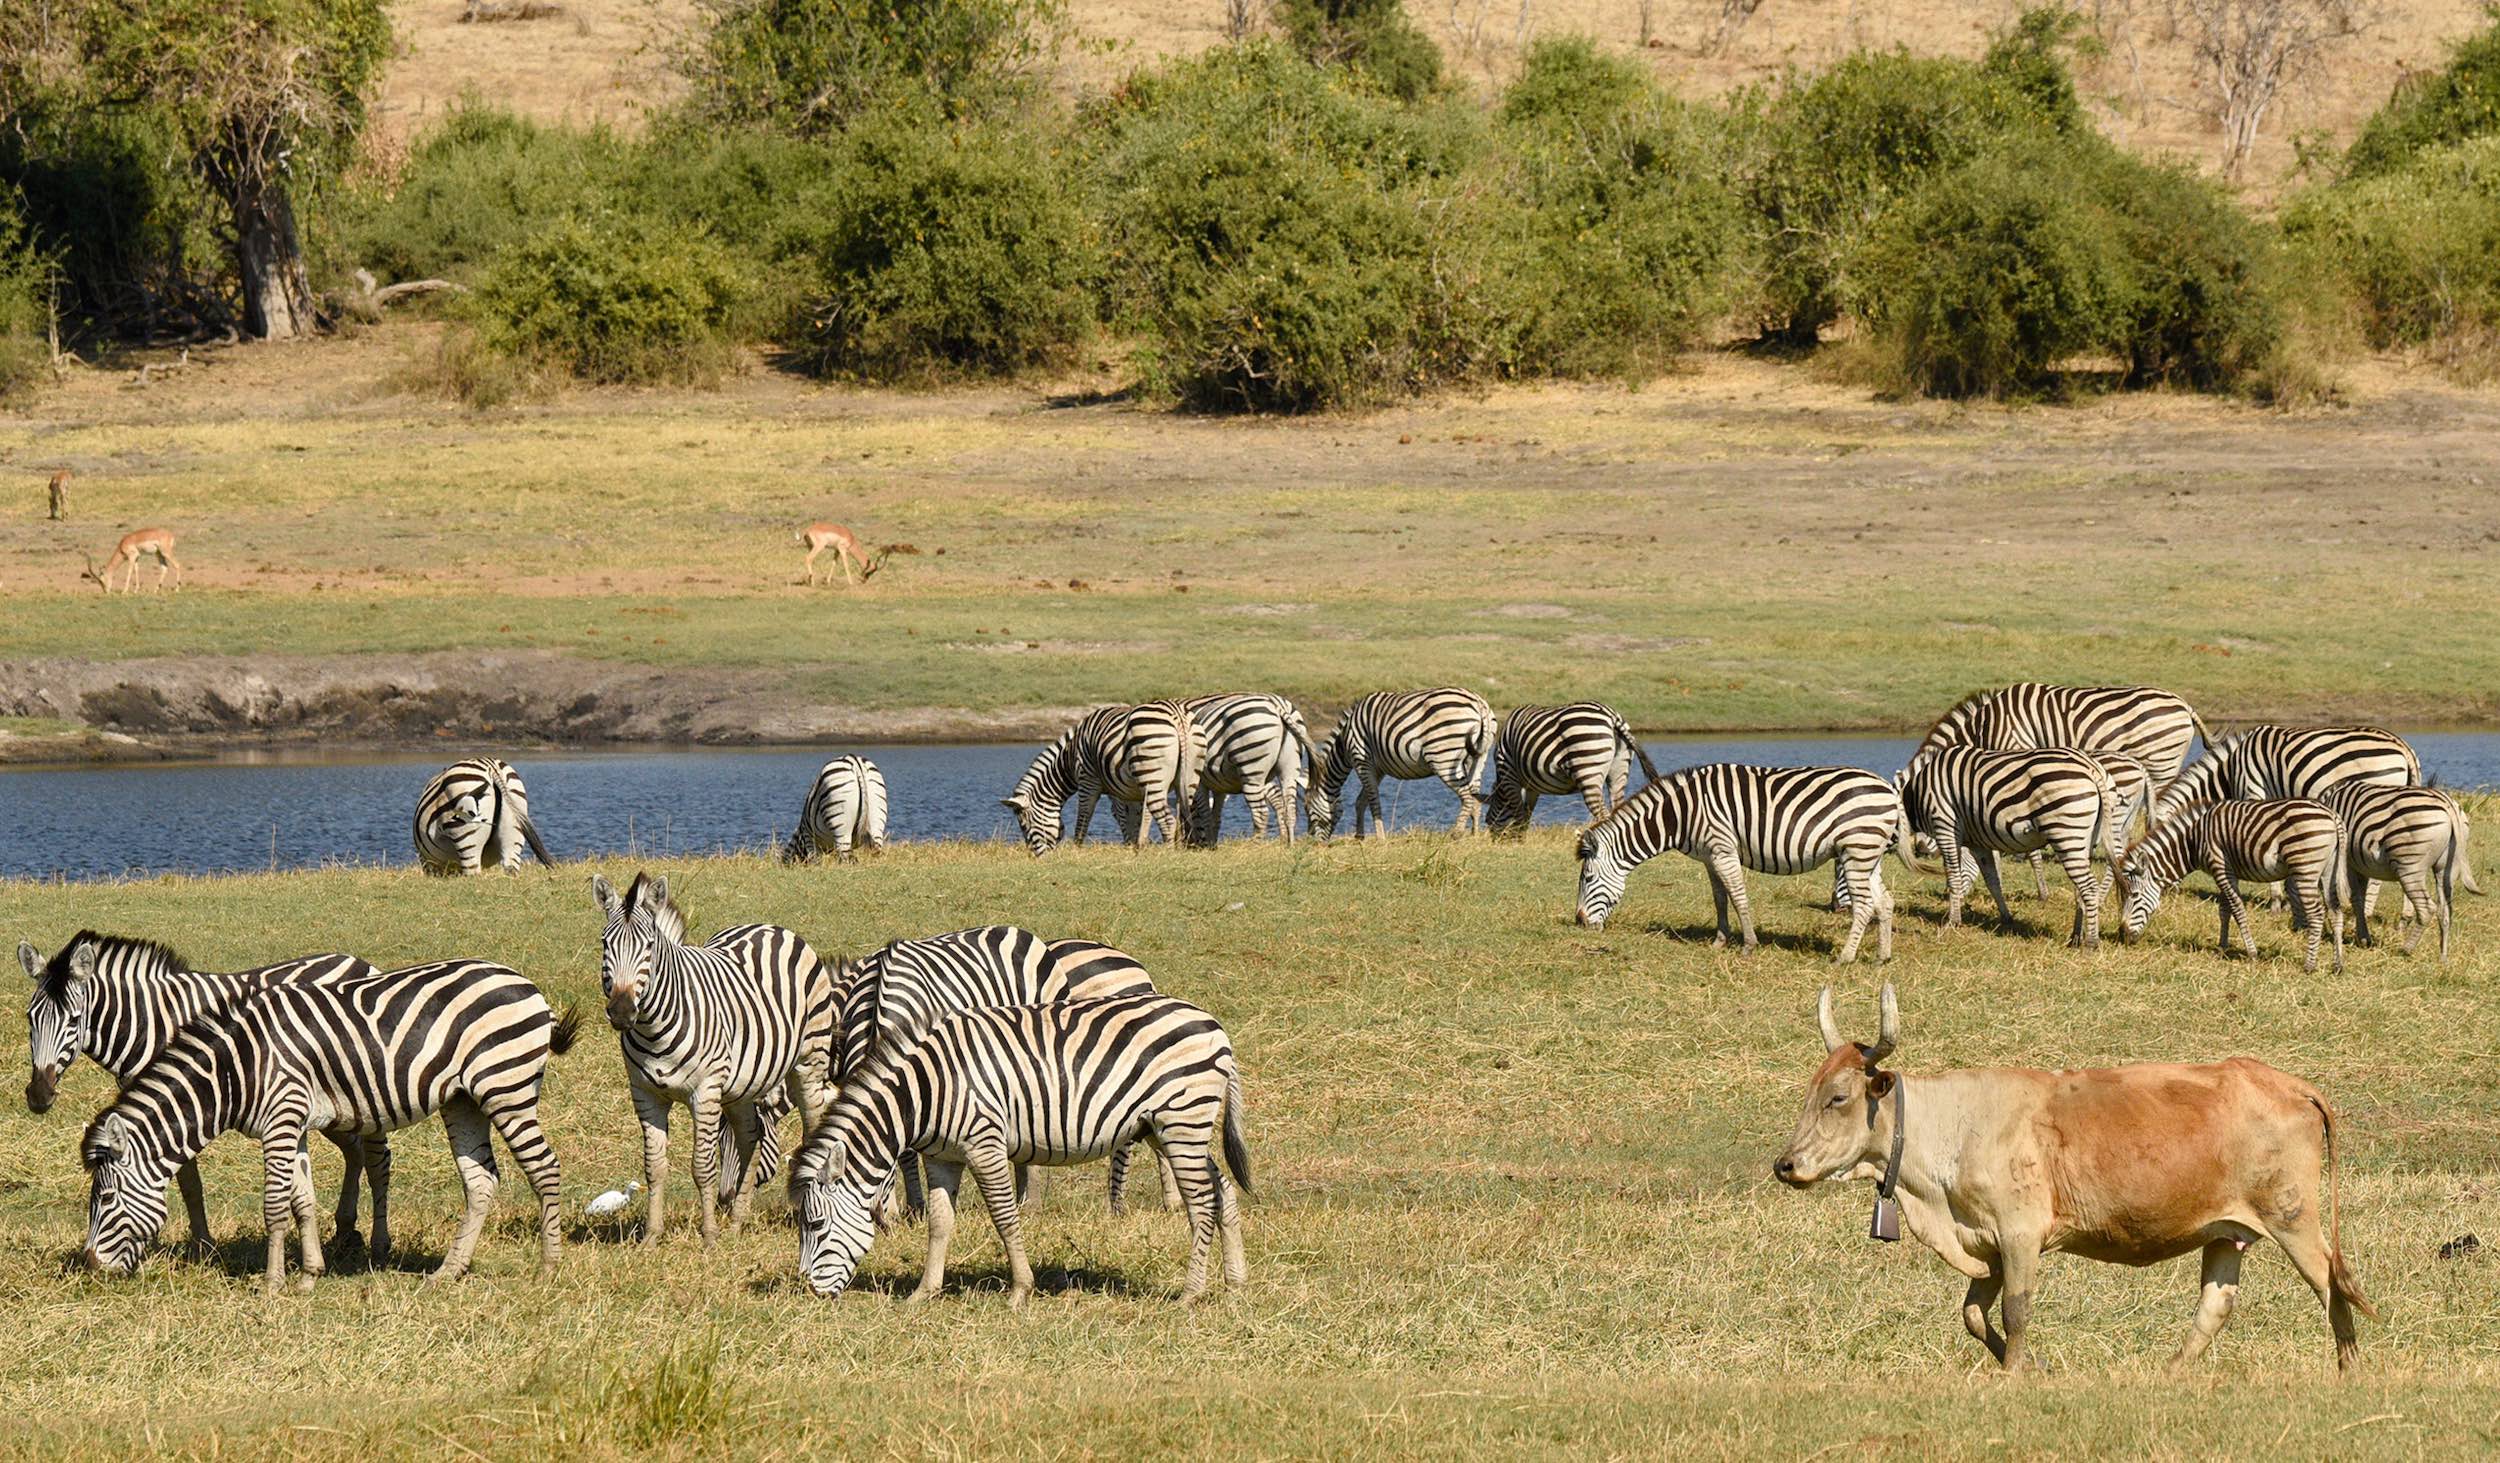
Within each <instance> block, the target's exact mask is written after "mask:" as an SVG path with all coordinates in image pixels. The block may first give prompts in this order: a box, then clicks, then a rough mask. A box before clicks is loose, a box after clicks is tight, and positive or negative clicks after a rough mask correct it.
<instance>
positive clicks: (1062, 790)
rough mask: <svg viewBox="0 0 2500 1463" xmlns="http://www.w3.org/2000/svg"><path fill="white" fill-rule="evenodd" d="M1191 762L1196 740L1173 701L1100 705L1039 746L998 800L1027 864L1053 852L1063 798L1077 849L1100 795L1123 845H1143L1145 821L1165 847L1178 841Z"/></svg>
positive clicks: (1193, 771) (1194, 778) (1191, 791)
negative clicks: (1012, 821) (1028, 854)
mask: <svg viewBox="0 0 2500 1463" xmlns="http://www.w3.org/2000/svg"><path fill="white" fill-rule="evenodd" d="M1199 758H1200V748H1199V745H1198V738H1197V734H1196V732H1195V730H1194V729H1193V728H1192V727H1191V725H1190V720H1189V713H1188V712H1186V711H1184V710H1182V709H1181V703H1179V702H1178V701H1148V702H1144V703H1142V704H1140V705H1136V706H1100V707H1096V708H1095V709H1094V710H1092V711H1089V712H1087V713H1085V715H1083V716H1082V717H1079V718H1078V719H1077V722H1076V724H1075V725H1074V726H1071V727H1069V728H1068V729H1067V730H1066V731H1064V732H1061V733H1060V734H1059V740H1057V741H1055V742H1053V743H1051V744H1050V745H1049V746H1047V747H1045V748H1043V749H1042V754H1041V755H1040V756H1038V757H1036V758H1034V759H1033V765H1032V766H1031V767H1029V768H1027V769H1025V773H1024V776H1023V777H1022V778H1021V779H1019V780H1018V781H1017V783H1016V790H1015V791H1014V792H1013V793H1012V794H1010V795H1009V796H1007V797H1004V798H1001V799H1000V800H999V801H1000V804H1001V805H1002V806H1004V807H1006V808H1007V809H1008V810H1009V811H1011V812H1013V813H1014V814H1015V815H1016V823H1017V826H1018V827H1019V828H1021V829H1022V831H1023V833H1024V845H1025V847H1027V848H1029V849H1031V850H1032V851H1033V856H1034V857H1035V858H1040V857H1041V856H1042V855H1043V854H1046V853H1048V852H1050V851H1051V850H1052V849H1054V848H1056V847H1058V846H1059V838H1060V815H1061V814H1062V813H1064V812H1065V811H1066V809H1067V805H1068V799H1069V798H1070V797H1071V796H1073V797H1075V798H1076V799H1077V808H1076V841H1077V842H1078V843H1079V844H1082V843H1084V841H1085V830H1086V829H1087V828H1088V827H1090V826H1091V825H1092V823H1093V821H1094V804H1095V802H1096V801H1098V800H1099V799H1101V798H1102V797H1103V796H1104V795H1105V794H1109V795H1110V797H1111V800H1112V807H1113V812H1114V814H1115V815H1116V816H1117V817H1118V818H1119V821H1120V834H1121V837H1122V838H1123V839H1124V840H1126V841H1127V842H1129V843H1131V844H1133V845H1135V846H1136V847H1139V848H1143V847H1145V846H1146V827H1145V825H1146V823H1147V821H1149V820H1151V821H1152V822H1153V824H1154V826H1155V829H1156V831H1158V832H1160V833H1161V834H1162V835H1163V839H1164V841H1165V842H1166V843H1179V842H1180V841H1181V839H1182V834H1183V820H1185V819H1186V818H1187V817H1188V816H1189V805H1190V802H1191V800H1192V799H1194V798H1195V797H1196V796H1197V793H1198V771H1199ZM1174 805H1177V806H1178V812H1177V813H1176V812H1175V811H1174ZM1141 814H1142V816H1141Z"/></svg>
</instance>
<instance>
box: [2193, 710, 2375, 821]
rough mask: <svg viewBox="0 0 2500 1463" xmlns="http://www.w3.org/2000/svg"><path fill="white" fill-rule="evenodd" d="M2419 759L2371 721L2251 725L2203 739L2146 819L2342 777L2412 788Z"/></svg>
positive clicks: (2324, 784)
mask: <svg viewBox="0 0 2500 1463" xmlns="http://www.w3.org/2000/svg"><path fill="white" fill-rule="evenodd" d="M2421 781H2422V759H2421V758H2420V757H2419V756H2417V755H2415V753H2414V750H2413V747H2412V746H2411V744H2409V743H2408V742H2406V741H2405V739H2404V738H2402V737H2400V736H2398V735H2396V734H2395V733H2394V732H2391V731H2387V730H2384V729H2383V728H2380V727H2375V726H2257V727H2250V728H2249V729H2247V730H2245V731H2240V732H2234V733H2232V734H2231V735H2229V736H2226V737H2223V738H2221V739H2220V740H2218V741H2209V742H2208V743H2207V744H2206V748H2205V755H2204V756H2203V757H2201V758H2199V759H2198V760H2197V763H2196V765H2195V766H2193V767H2190V768H2189V769H2188V770H2187V772H2186V773H2185V774H2184V775H2182V776H2181V777H2180V778H2179V779H2178V780H2177V781H2175V782H2173V783H2171V784H2170V785H2169V786H2167V787H2165V788H2164V789H2162V791H2161V792H2160V793H2159V794H2158V795H2157V796H2156V797H2155V799H2154V803H2153V821H2154V822H2156V823H2163V822H2168V821H2169V820H2170V819H2171V818H2173V817H2174V816H2176V815H2177V814H2178V813H2180V812H2182V811H2183V810H2185V809H2188V808H2191V807H2195V806H2197V805H2199V804H2203V803H2212V802H2220V801H2222V800H2224V799H2236V800H2239V801H2244V802H2245V801H2265V800H2268V799H2274V798H2315V797H2317V796H2318V795H2320V794H2321V793H2324V792H2325V791H2326V790H2327V789H2328V788H2330V787H2334V786H2336V785H2337V784H2339V783H2344V782H2365V783H2376V784H2378V785H2380V786H2384V787H2414V786H2419V785H2420V783H2421Z"/></svg>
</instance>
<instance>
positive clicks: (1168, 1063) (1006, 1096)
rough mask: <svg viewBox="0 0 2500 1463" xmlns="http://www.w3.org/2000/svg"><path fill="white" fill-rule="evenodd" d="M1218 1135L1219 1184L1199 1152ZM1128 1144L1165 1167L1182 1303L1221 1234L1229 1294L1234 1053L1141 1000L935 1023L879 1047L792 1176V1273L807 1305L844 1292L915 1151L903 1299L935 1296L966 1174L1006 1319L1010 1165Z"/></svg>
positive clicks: (1176, 1008)
mask: <svg viewBox="0 0 2500 1463" xmlns="http://www.w3.org/2000/svg"><path fill="white" fill-rule="evenodd" d="M1219 1129H1220V1130H1221V1132H1222V1143H1223V1162H1222V1168H1221V1169H1219V1168H1218V1166H1217V1162H1216V1158H1215V1154H1214V1152H1213V1151H1212V1150H1213V1145H1214V1143H1215V1141H1216V1135H1217V1132H1218V1130H1219ZM1139 1139H1143V1140H1144V1141H1145V1142H1146V1143H1148V1144H1150V1145H1152V1146H1153V1147H1154V1148H1155V1149H1157V1150H1158V1151H1159V1152H1161V1153H1162V1155H1163V1159H1164V1162H1165V1163H1166V1164H1167V1165H1168V1166H1169V1167H1170V1168H1171V1169H1172V1171H1173V1173H1174V1175H1175V1176H1176V1177H1177V1178H1178V1180H1179V1183H1180V1189H1181V1194H1182V1197H1183V1198H1184V1200H1185V1201H1186V1202H1187V1204H1188V1206H1189V1228H1190V1245H1189V1271H1188V1276H1187V1279H1185V1280H1184V1281H1183V1282H1182V1286H1181V1298H1182V1299H1183V1300H1185V1301H1190V1300H1196V1299H1198V1298H1199V1297H1200V1296H1202V1295H1203V1294H1204V1293H1205V1291H1206V1283H1207V1255H1208V1251H1209V1249H1210V1247H1211V1245H1212V1244H1213V1242H1214V1240H1215V1238H1216V1236H1217V1234H1218V1233H1219V1231H1220V1232H1221V1234H1222V1237H1223V1242H1224V1279H1225V1281H1226V1283H1227V1284H1231V1285H1236V1286H1237V1285H1240V1284H1243V1283H1244V1282H1245V1281H1246V1280H1247V1279H1248V1274H1249V1271H1248V1266H1247V1264H1246V1263H1245V1262H1244V1260H1243V1257H1242V1249H1241V1219H1240V1204H1239V1200H1238V1198H1237V1197H1236V1196H1235V1194H1234V1192H1233V1189H1234V1188H1235V1187H1236V1186H1238V1187H1239V1188H1240V1190H1241V1191H1242V1192H1243V1193H1247V1192H1249V1189H1250V1153H1249V1148H1248V1145H1247V1144H1246V1143H1245V1142H1244V1141H1243V1138H1242V1100H1241V1075H1240V1072H1239V1071H1238V1070H1237V1069H1236V1067H1235V1066H1234V1063H1233V1046H1232V1041H1231V1040H1230V1038H1228V1037H1227V1036H1226V1035H1225V1034H1224V1028H1223V1026H1222V1025H1221V1024H1220V1023H1218V1022H1217V1021H1216V1019H1215V1018H1214V1017H1213V1016H1210V1015H1208V1014H1207V1013H1206V1012H1204V1011H1202V1010H1200V1009H1199V1008H1197V1007H1196V1006H1193V1005H1191V1004H1189V1003H1188V1002H1186V1001H1178V1000H1174V999H1173V998H1171V997H1170V996H1143V995H1141V996H1121V997H1116V998H1113V999H1110V1000H1100V1001H1073V1002H1063V1003H1060V1004H1056V1005H1038V1006H988V1007H980V1008H977V1009H971V1010H962V1011H953V1012H949V1013H947V1014H946V1015H944V1016H942V1017H940V1018H938V1020H937V1021H936V1022H935V1023H934V1024H933V1025H931V1026H930V1027H929V1029H928V1031H927V1032H926V1033H925V1034H924V1035H923V1036H922V1037H921V1039H920V1040H919V1041H917V1042H913V1043H911V1044H909V1045H895V1046H888V1047H885V1048H883V1049H881V1050H880V1051H879V1052H878V1053H877V1055H876V1056H875V1057H873V1058H872V1059H871V1060H870V1061H869V1064H868V1066H867V1068H866V1070H864V1071H862V1072H860V1073H858V1074H857V1075H856V1076H855V1077H854V1078H853V1079H852V1080H851V1081H850V1082H848V1083H845V1084H844V1086H843V1088H842V1095H841V1097H840V1098H839V1099H837V1100H836V1101H835V1103H834V1105H833V1111H832V1112H831V1113H830V1114H828V1115H827V1117H826V1119H825V1121H824V1123H823V1124H822V1125H821V1126H819V1127H818V1128H817V1130H816V1132H815V1133H814V1134H813V1135H811V1136H810V1137H809V1138H808V1139H807V1141H806V1142H805V1143H803V1144H802V1145H801V1146H800V1149H799V1152H798V1156H797V1157H796V1158H795V1159H793V1160H792V1162H791V1165H790V1204H791V1207H792V1209H794V1210H795V1211H796V1212H797V1214H798V1216H799V1270H800V1273H801V1274H802V1275H803V1276H804V1277H805V1278H806V1281H807V1285H808V1288H809V1289H810V1290H812V1291H814V1292H815V1293H816V1294H817V1295H819V1296H825V1297H831V1296H836V1295H839V1294H841V1293H842V1291H843V1290H844V1289H845V1288H847V1287H848V1286H849V1285H850V1283H851V1278H852V1276H853V1275H854V1274H856V1273H857V1271H858V1269H859V1262H860V1260H861V1258H862V1257H863V1256H865V1255H866V1254H867V1252H868V1246H869V1242H870V1241H871V1240H873V1239H874V1238H875V1236H876V1225H875V1221H874V1219H873V1217H872V1216H873V1214H874V1212H875V1209H876V1207H877V1202H878V1200H879V1197H880V1196H881V1195H882V1194H883V1193H884V1192H885V1190H886V1189H887V1187H888V1186H890V1185H891V1184H892V1183H893V1182H894V1171H895V1165H896V1162H897V1159H898V1157H899V1155H901V1154H902V1153H905V1152H917V1153H918V1154H920V1156H921V1158H922V1160H923V1162H924V1163H926V1165H927V1166H928V1170H929V1255H928V1264H927V1267H926V1269H925V1270H924V1271H923V1272H922V1274H921V1277H920V1285H919V1288H918V1289H916V1290H914V1291H913V1292H912V1296H911V1298H912V1299H913V1300H926V1299H927V1298H929V1297H930V1296H933V1295H935V1294H937V1293H938V1290H939V1288H940V1287H941V1286H942V1285H943V1284H944V1282H945V1278H946V1250H947V1243H948V1241H949V1239H950V1238H951V1237H952V1235H953V1233H954V1228H955V1203H954V1201H955V1195H956V1191H957V1189H958V1187H959V1186H960V1185H961V1183H962V1181H963V1175H964V1170H965V1169H967V1168H969V1169H970V1170H971V1171H972V1175H973V1179H974V1182H975V1183H977V1184H978V1185H979V1188H980V1192H981V1197H982V1200H983V1201H984V1203H985V1204H986V1205H987V1206H988V1208H989V1212H990V1222H991V1223H992V1224H994V1225H996V1226H997V1229H998V1237H999V1241H1000V1243H1001V1245H1002V1246H1003V1247H1004V1248H1005V1249H1006V1251H1007V1268H1008V1273H1009V1276H1010V1277H1011V1281H1010V1288H1009V1291H1008V1304H1009V1305H1010V1306H1011V1307H1016V1306H1021V1305H1023V1304H1024V1300H1025V1297H1027V1296H1029V1295H1031V1294H1032V1292H1033V1268H1032V1266H1031V1265H1030V1264H1029V1263H1027V1261H1026V1259H1025V1254H1024V1242H1023V1239H1022V1237H1021V1233H1020V1227H1019V1223H1018V1212H1017V1203H1016V1186H1015V1167H1016V1165H1017V1163H1019V1162H1025V1163H1039V1164H1049V1165H1054V1166H1056V1165H1066V1164H1074V1163H1085V1162H1090V1161H1092V1160H1094V1159H1097V1158H1104V1157H1107V1156H1110V1155H1112V1154H1114V1153H1116V1152H1117V1151H1118V1150H1119V1149H1120V1148H1121V1147H1123V1146H1124V1145H1126V1144H1129V1143H1132V1142H1135V1141H1138V1140H1139ZM1228 1172H1229V1178H1230V1182H1229V1183H1228V1182H1227V1173H1228Z"/></svg>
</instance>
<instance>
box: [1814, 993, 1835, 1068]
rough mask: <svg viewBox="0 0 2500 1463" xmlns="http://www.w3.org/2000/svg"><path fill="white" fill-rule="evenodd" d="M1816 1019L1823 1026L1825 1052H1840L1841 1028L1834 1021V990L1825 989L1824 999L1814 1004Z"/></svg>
mask: <svg viewBox="0 0 2500 1463" xmlns="http://www.w3.org/2000/svg"><path fill="white" fill-rule="evenodd" d="M1814 1018H1815V1020H1817V1021H1819V1022H1821V1023H1822V1025H1823V1050H1825V1051H1827V1052H1836V1051H1838V1050H1840V1026H1839V1024H1838V1023H1837V1022H1835V1021H1833V1020H1832V988H1831V987H1830V986H1825V987H1823V998H1822V999H1821V1000H1819V1001H1817V1002H1815V1003H1814Z"/></svg>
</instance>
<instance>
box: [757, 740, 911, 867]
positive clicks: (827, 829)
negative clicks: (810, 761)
mask: <svg viewBox="0 0 2500 1463" xmlns="http://www.w3.org/2000/svg"><path fill="white" fill-rule="evenodd" d="M885 801H886V799H885V774H884V773H883V772H881V771H879V770H878V768H877V764H876V763H874V762H871V761H869V760H868V759H867V758H865V757H862V756H858V755H856V754H853V755H850V756H843V757H836V758H834V759H833V760H832V761H830V762H827V763H826V764H825V765H824V768H823V770H821V771H819V772H818V773H817V774H816V781H815V784H814V785H813V786H812V787H810V788H809V789H808V793H807V801H806V802H805V803H803V804H801V805H800V807H799V826H798V830H797V831H796V832H794V833H792V834H791V835H790V842H789V844H788V845H787V846H786V847H784V848H783V849H782V851H781V861H782V862H783V863H785V864H803V863H808V862H810V861H812V860H813V859H814V858H815V857H816V855H818V854H820V853H830V854H832V855H833V856H834V859H835V861H836V862H839V863H849V862H850V861H851V850H852V849H854V848H866V849H868V850H870V851H872V852H874V851H877V850H882V849H883V848H884V847H885Z"/></svg>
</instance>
